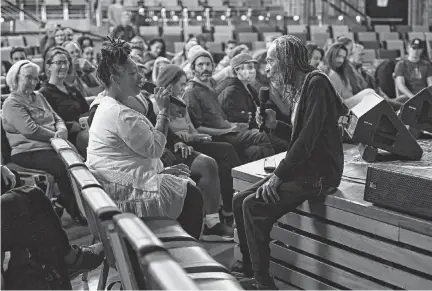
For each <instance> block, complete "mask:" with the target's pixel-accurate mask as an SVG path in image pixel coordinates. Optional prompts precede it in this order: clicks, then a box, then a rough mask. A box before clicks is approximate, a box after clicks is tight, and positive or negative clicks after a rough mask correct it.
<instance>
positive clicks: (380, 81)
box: [374, 58, 402, 99]
mask: <svg viewBox="0 0 432 291" xmlns="http://www.w3.org/2000/svg"><path fill="white" fill-rule="evenodd" d="M401 59H402V58H397V59H389V60H384V61H383V62H382V63H380V64H379V65H378V67H377V68H376V69H375V76H374V77H375V81H376V82H377V85H378V86H379V87H380V88H381V89H382V90H383V92H384V93H385V94H386V95H387V96H388V97H389V98H392V99H395V98H396V85H395V78H394V75H393V73H394V70H395V68H396V63H397V62H398V61H400V60H401Z"/></svg>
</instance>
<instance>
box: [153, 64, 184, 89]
mask: <svg viewBox="0 0 432 291" xmlns="http://www.w3.org/2000/svg"><path fill="white" fill-rule="evenodd" d="M179 72H183V73H184V71H183V70H182V68H180V67H179V66H177V65H172V64H170V65H167V66H166V67H164V68H163V69H162V70H161V71H160V72H159V76H158V77H157V80H156V86H158V87H167V86H168V85H169V84H171V82H172V81H173V80H174V78H175V76H177V74H178V73H179ZM185 75H186V73H185Z"/></svg>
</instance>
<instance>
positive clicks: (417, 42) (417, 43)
mask: <svg viewBox="0 0 432 291" xmlns="http://www.w3.org/2000/svg"><path fill="white" fill-rule="evenodd" d="M410 47H412V48H413V49H422V48H424V46H423V41H422V40H421V39H420V38H413V39H412V40H411V41H410Z"/></svg>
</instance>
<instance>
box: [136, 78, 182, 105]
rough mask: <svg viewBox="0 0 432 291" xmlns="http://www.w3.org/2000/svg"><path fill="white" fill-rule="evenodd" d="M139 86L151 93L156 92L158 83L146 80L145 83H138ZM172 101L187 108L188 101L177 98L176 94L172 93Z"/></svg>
mask: <svg viewBox="0 0 432 291" xmlns="http://www.w3.org/2000/svg"><path fill="white" fill-rule="evenodd" d="M138 87H139V88H140V89H141V90H144V91H147V92H148V93H150V94H153V93H154V89H156V87H157V86H156V85H155V84H153V83H150V82H144V83H143V84H138ZM170 101H171V103H172V104H175V105H177V106H179V107H181V108H186V107H187V105H186V103H184V102H183V101H182V100H179V99H177V98H175V97H174V96H172V95H170Z"/></svg>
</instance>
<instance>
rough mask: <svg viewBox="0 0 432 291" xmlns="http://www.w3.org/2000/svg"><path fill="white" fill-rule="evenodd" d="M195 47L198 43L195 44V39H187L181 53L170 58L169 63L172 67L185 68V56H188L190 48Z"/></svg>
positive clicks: (187, 62)
mask: <svg viewBox="0 0 432 291" xmlns="http://www.w3.org/2000/svg"><path fill="white" fill-rule="evenodd" d="M197 45H198V42H197V40H196V38H191V39H189V40H188V41H187V42H186V44H185V46H184V48H183V51H181V52H179V53H178V54H176V55H175V56H174V57H173V58H172V60H171V63H172V64H174V65H177V66H180V68H185V67H186V65H188V64H189V61H188V58H187V56H188V54H189V51H190V49H191V48H192V47H194V46H197Z"/></svg>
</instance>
